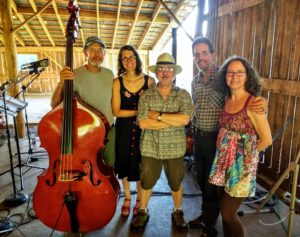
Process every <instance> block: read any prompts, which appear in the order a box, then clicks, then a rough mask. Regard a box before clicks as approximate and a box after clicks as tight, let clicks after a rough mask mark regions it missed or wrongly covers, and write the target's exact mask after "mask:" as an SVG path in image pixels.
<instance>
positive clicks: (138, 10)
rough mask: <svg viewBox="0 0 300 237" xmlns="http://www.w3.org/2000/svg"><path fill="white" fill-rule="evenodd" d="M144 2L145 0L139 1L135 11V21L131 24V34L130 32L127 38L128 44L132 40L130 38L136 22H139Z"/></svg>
mask: <svg viewBox="0 0 300 237" xmlns="http://www.w3.org/2000/svg"><path fill="white" fill-rule="evenodd" d="M143 2H144V1H143V0H140V1H139V3H138V6H137V8H136V11H135V14H134V21H133V22H132V23H131V26H130V30H129V34H128V38H127V44H129V42H130V38H131V35H132V32H133V29H134V27H135V24H136V22H137V19H138V17H139V14H140V11H141V8H142V5H143Z"/></svg>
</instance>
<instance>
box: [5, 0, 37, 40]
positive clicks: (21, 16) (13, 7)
mask: <svg viewBox="0 0 300 237" xmlns="http://www.w3.org/2000/svg"><path fill="white" fill-rule="evenodd" d="M11 7H12V9H13V11H14V12H15V14H16V16H17V17H18V18H19V20H20V22H23V21H25V18H24V16H23V15H22V14H20V13H19V12H18V11H17V5H16V3H15V1H12V2H11ZM24 27H25V29H26V30H27V32H28V34H29V35H30V37H31V38H32V39H33V41H34V42H35V43H36V45H37V46H41V43H40V42H39V40H38V39H37V38H36V37H35V35H34V33H33V31H32V30H31V28H30V27H29V25H28V24H25V26H24Z"/></svg>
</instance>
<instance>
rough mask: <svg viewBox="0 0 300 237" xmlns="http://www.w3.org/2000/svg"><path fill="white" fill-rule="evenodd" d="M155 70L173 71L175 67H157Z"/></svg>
mask: <svg viewBox="0 0 300 237" xmlns="http://www.w3.org/2000/svg"><path fill="white" fill-rule="evenodd" d="M156 71H157V72H174V71H175V68H174V67H157V68H156Z"/></svg>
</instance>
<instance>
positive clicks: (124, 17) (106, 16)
mask: <svg viewBox="0 0 300 237" xmlns="http://www.w3.org/2000/svg"><path fill="white" fill-rule="evenodd" d="M18 12H19V13H22V14H32V13H33V12H32V8H30V7H18ZM54 14H55V12H54V10H53V9H51V8H47V9H45V10H44V11H43V15H45V16H48V17H49V16H51V17H53V15H54ZM58 14H59V15H60V16H62V17H65V18H67V17H68V12H67V11H66V9H65V8H58ZM80 17H81V19H82V20H95V19H96V18H97V14H96V12H95V11H90V10H84V9H81V10H80ZM134 19H135V14H133V13H121V14H120V19H119V20H120V21H134ZM99 20H109V21H115V20H116V13H115V12H107V11H99ZM137 21H139V22H145V23H150V22H152V17H151V16H149V15H146V14H140V15H139V17H138V19H137ZM155 23H158V24H169V23H170V18H169V17H166V16H158V17H157V18H156V20H155Z"/></svg>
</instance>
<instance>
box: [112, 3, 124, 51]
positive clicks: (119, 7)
mask: <svg viewBox="0 0 300 237" xmlns="http://www.w3.org/2000/svg"><path fill="white" fill-rule="evenodd" d="M121 7H122V0H119V4H118V13H117V20H116V24H115V29H114V36H113V40H112V46H111V48H112V49H113V48H114V47H115V41H116V36H117V30H118V24H119V19H120V13H121Z"/></svg>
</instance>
